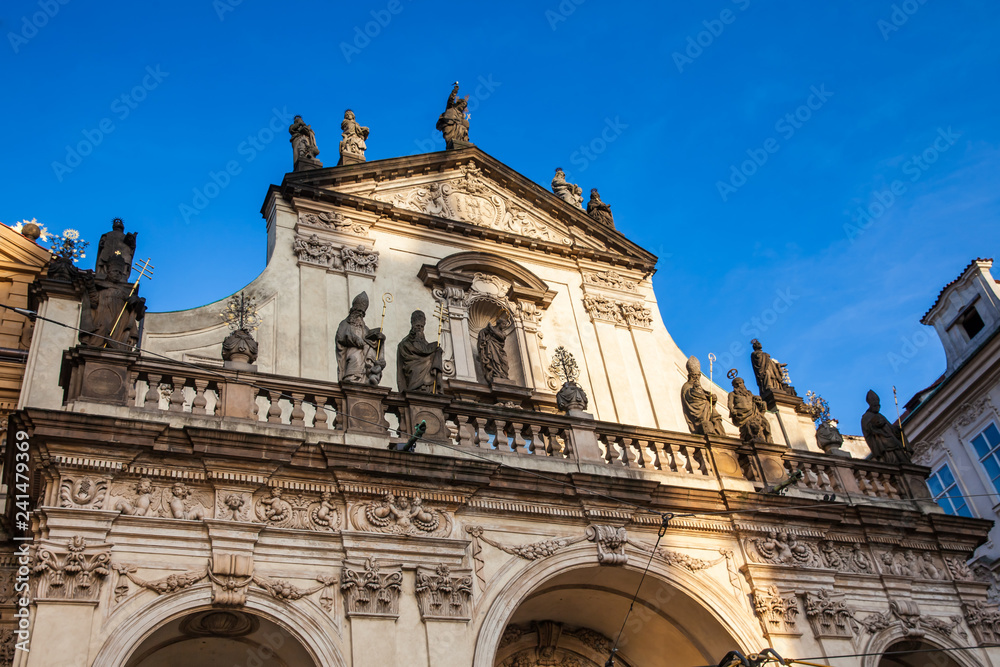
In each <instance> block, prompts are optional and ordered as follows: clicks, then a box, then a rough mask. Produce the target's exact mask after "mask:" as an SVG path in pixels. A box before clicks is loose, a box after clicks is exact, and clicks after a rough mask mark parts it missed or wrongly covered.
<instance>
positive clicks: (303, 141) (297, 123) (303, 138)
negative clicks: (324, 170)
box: [288, 116, 323, 166]
mask: <svg viewBox="0 0 1000 667" xmlns="http://www.w3.org/2000/svg"><path fill="white" fill-rule="evenodd" d="M288 134H290V135H291V139H289V141H291V142H292V160H293V161H294V162H296V163H297V162H298V161H299V160H304V161H306V162H313V163H319V166H323V165H322V163H320V162H319V160H318V159H316V156H317V155H319V147H318V146H317V145H316V134H315V133H314V132H313V129H312V127H311V126H309V125H306V123H305V121H304V120H302V116H296V117H295V119H294V120H293V121H292V124H291V125H289V126H288Z"/></svg>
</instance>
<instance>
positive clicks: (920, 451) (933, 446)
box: [910, 438, 944, 466]
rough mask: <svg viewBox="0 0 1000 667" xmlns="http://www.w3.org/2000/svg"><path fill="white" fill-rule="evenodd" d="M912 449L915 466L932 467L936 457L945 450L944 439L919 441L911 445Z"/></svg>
mask: <svg viewBox="0 0 1000 667" xmlns="http://www.w3.org/2000/svg"><path fill="white" fill-rule="evenodd" d="M910 449H912V450H913V453H912V455H911V458H912V460H913V462H914V463H915V464H917V465H918V466H926V465H930V464H931V461H932V460H933V458H934V455H935V454H936V453H937V452H939V451H941V450H942V449H944V438H935V439H933V440H919V441H917V442H915V443H913V444H912V445H910Z"/></svg>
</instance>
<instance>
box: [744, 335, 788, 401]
mask: <svg viewBox="0 0 1000 667" xmlns="http://www.w3.org/2000/svg"><path fill="white" fill-rule="evenodd" d="M750 343H751V344H752V345H753V352H752V353H750V363H751V364H752V365H753V374H754V376H755V377H756V378H757V388H758V389H759V390H760V395H761V396H765V397H766V396H767V394H788V395H790V396H795V388H794V387H792V386H791V385H790V384H788V382H787V381H786V380H785V377H786V373H785V368H786V367H787V364H779V363H778V362H777V361H775V360H774V359H772V358H771V355H769V354H768V353H767V352H765V351H764V350H763V346H762V345H761V343H760V341H759V340H757V339H756V338H754V339H753V340H752V341H750Z"/></svg>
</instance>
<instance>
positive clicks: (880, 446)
mask: <svg viewBox="0 0 1000 667" xmlns="http://www.w3.org/2000/svg"><path fill="white" fill-rule="evenodd" d="M865 400H866V401H868V410H867V412H865V414H863V415H861V433H862V434H863V435H864V436H865V442H866V443H868V449H870V450H871V451H872V453H871V458H872V459H873V460H875V461H880V462H882V463H912V460H911V459H910V453H909V452H908V451H906V445H904V444H903V431H902V429H900V427H899V424H897V423H895V422H891V421H889V420H888V419H886V418H885V417H884V416H883V415H882V413H881V412H879V410H880V408H881V403H880V401H879V397H878V394H876V393H875V392H874V391H872V390H870V389H869V390H868V395H867V396H866V397H865Z"/></svg>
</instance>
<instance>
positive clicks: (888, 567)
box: [876, 548, 946, 581]
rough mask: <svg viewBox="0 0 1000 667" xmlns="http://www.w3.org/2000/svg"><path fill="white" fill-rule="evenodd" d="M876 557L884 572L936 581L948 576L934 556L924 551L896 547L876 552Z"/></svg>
mask: <svg viewBox="0 0 1000 667" xmlns="http://www.w3.org/2000/svg"><path fill="white" fill-rule="evenodd" d="M876 557H877V558H878V563H879V567H880V568H881V570H882V574H891V575H894V576H897V577H913V578H919V579H931V580H935V581H939V580H941V579H945V578H946V577H945V571H944V569H943V568H940V567H938V566H937V565H935V564H934V558H933V557H932V556H931V555H930V554H927V553H924V552H919V553H917V552H914V551H913V550H912V549H899V548H895V549H890V550H888V551H882V552H876Z"/></svg>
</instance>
